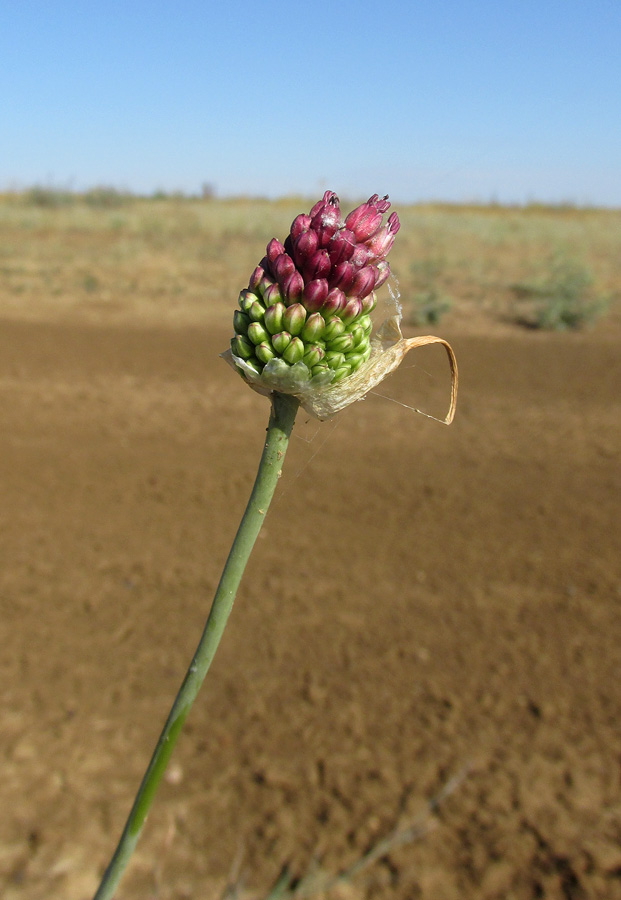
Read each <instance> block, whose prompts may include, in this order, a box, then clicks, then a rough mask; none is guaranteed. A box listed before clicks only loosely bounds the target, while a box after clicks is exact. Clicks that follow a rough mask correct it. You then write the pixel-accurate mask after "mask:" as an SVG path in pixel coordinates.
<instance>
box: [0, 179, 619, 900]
mask: <svg viewBox="0 0 621 900" xmlns="http://www.w3.org/2000/svg"><path fill="white" fill-rule="evenodd" d="M52 199H53V198H52ZM108 199H110V198H108ZM35 200H36V201H37V202H34V201H35ZM48 200H49V198H48ZM104 201H106V198H105V197H103V198H99V201H98V203H95V204H91V205H88V204H86V203H83V202H79V203H78V202H74V203H65V204H59V205H54V204H53V203H48V202H47V200H46V198H45V197H39V198H38V199H37V198H31V199H30V202H26V200H25V199H24V198H18V197H12V198H11V197H9V198H4V200H3V201H2V203H0V422H1V428H0V500H1V502H0V540H1V542H0V548H1V550H0V552H1V554H2V555H1V562H2V565H1V568H0V604H1V610H2V615H1V618H0V634H1V642H2V653H1V655H0V701H1V706H0V754H1V757H0V758H1V767H0V772H1V777H0V895H1V896H2V898H3V900H89V897H90V896H92V893H93V891H94V889H95V887H96V885H97V883H98V877H99V876H100V875H101V872H102V870H103V868H104V866H105V864H106V863H107V861H108V858H109V856H110V853H111V852H112V850H113V848H114V845H115V843H116V840H117V838H118V835H119V832H120V829H121V827H122V824H123V822H124V819H125V816H126V814H127V811H128V808H129V805H130V803H131V799H132V797H133V794H134V792H135V790H136V788H137V785H138V783H139V781H140V778H141V776H142V772H143V769H144V766H145V764H146V762H147V760H148V757H149V755H150V753H151V750H152V748H153V745H154V742H155V740H156V738H157V735H158V733H159V730H160V727H161V724H162V722H163V719H164V717H165V715H166V713H167V711H168V708H169V705H170V702H171V701H172V699H173V697H174V694H175V692H176V690H177V687H178V685H179V682H180V680H181V677H182V675H183V673H184V671H185V667H186V665H187V663H188V662H189V659H190V657H191V654H192V652H193V650H194V647H195V644H196V641H197V640H198V636H199V634H200V630H201V629H202V625H203V622H204V619H205V616H206V613H207V610H208V607H209V603H210V601H211V596H212V593H213V590H214V588H215V585H216V583H217V580H218V577H219V574H220V570H221V567H222V564H223V562H224V559H225V557H226V553H227V550H228V547H229V545H230V541H231V539H232V537H233V534H234V531H235V529H236V527H237V523H238V521H239V517H240V515H241V512H242V510H243V508H244V505H245V502H246V500H247V496H248V493H249V490H250V487H251V484H252V480H253V478H254V473H255V467H256V464H257V461H258V458H259V454H260V450H261V446H262V441H263V435H264V428H265V424H266V422H267V415H268V403H267V401H266V400H265V399H264V398H261V397H259V396H257V395H255V394H254V393H252V392H251V391H250V390H249V389H248V388H246V387H245V386H244V384H243V383H242V381H241V379H239V378H237V377H236V376H235V374H234V373H233V372H232V371H231V370H230V369H229V368H228V367H227V366H226V365H225V364H224V363H223V362H222V361H221V360H220V359H219V358H218V354H219V353H220V352H221V351H222V350H224V349H225V348H226V346H227V345H228V339H229V336H230V331H231V329H230V319H231V315H232V310H233V307H234V305H235V302H236V298H237V293H238V291H239V289H240V288H241V287H244V286H245V284H246V282H247V278H248V275H249V273H250V271H251V270H252V268H253V267H254V265H255V264H256V262H257V261H258V260H259V259H260V257H261V256H262V255H263V252H264V247H265V244H266V242H267V240H268V239H269V238H270V237H272V236H274V235H276V236H279V237H281V238H282V237H283V236H284V234H285V233H286V231H287V229H288V226H289V224H290V222H291V220H292V218H293V216H294V215H295V214H296V213H297V212H299V211H302V210H303V209H306V208H307V207H308V206H309V205H310V204H309V202H308V201H303V202H297V201H291V202H287V203H280V204H267V203H261V202H256V203H250V202H241V201H239V202H231V203H224V202H218V201H212V202H204V203H199V202H190V201H185V202H182V201H174V200H170V199H169V200H163V201H160V202H156V201H149V202H147V201H133V202H129V201H127V202H121V201H120V200H119V201H118V202H116V201H115V200H114V198H111V202H110V205H106V202H104ZM113 201H114V202H113ZM398 211H399V213H400V215H401V218H402V222H403V226H402V230H401V232H400V234H399V237H398V240H397V243H396V245H395V248H394V252H393V254H392V263H393V268H394V271H395V272H396V274H397V277H398V278H399V280H400V283H401V290H402V294H403V299H404V303H405V304H406V313H408V309H409V307H408V306H407V302H408V297H409V296H410V295H411V294H412V292H413V291H420V290H421V284H420V279H421V277H423V280H424V279H426V281H427V283H426V284H423V285H422V288H426V287H428V286H429V284H428V283H429V279H430V278H431V277H433V285H434V286H435V287H437V289H438V291H439V292H440V293H441V294H442V295H443V296H448V297H450V299H451V301H452V306H451V309H450V311H449V312H448V313H447V315H446V316H445V317H444V318H443V319H442V320H441V322H440V323H439V324H438V325H436V326H433V330H435V331H436V332H437V333H439V334H441V335H442V336H444V337H446V338H448V339H449V340H450V341H451V342H452V343H453V346H454V348H455V351H456V353H457V357H458V361H459V366H460V379H461V385H460V396H459V400H458V411H457V417H456V419H455V422H454V424H453V425H452V426H451V427H450V428H446V427H443V426H442V425H440V424H438V423H436V422H434V421H431V420H429V419H425V418H423V417H422V416H417V415H416V414H414V413H413V412H411V411H410V410H408V409H407V408H405V407H404V406H403V405H401V403H405V404H409V405H414V406H418V407H423V408H424V409H425V410H427V411H428V412H430V413H433V414H436V415H443V414H444V411H445V405H446V402H447V397H448V372H447V366H446V361H445V358H444V356H443V352H442V350H441V349H439V348H437V347H435V348H434V347H430V348H424V349H422V350H419V351H416V352H415V354H414V355H411V356H410V357H409V358H408V360H409V365H408V366H407V368H405V367H404V369H403V370H402V371H400V372H399V374H398V375H397V376H396V377H395V378H394V379H393V380H392V381H391V382H390V383H386V384H384V385H382V390H381V391H380V393H382V394H385V395H388V396H389V397H391V398H393V399H397V400H399V401H401V403H400V402H391V400H389V399H386V398H381V397H369V398H368V399H367V400H366V401H364V402H362V403H358V404H356V405H355V407H353V408H351V409H350V410H348V411H346V412H345V413H342V414H341V415H339V416H338V417H337V418H336V419H335V420H334V421H333V422H330V423H325V424H323V425H320V426H319V425H317V424H315V423H313V422H305V421H304V419H303V417H301V418H300V421H299V427H297V426H296V432H295V433H294V438H293V440H292V448H291V450H290V455H289V458H288V459H287V462H286V466H285V475H284V477H283V479H282V481H281V484H280V486H279V493H278V495H277V498H276V500H275V502H274V505H273V507H272V510H271V511H270V514H269V516H268V519H267V523H266V527H265V529H264V532H263V535H262V536H261V538H260V540H259V543H258V545H257V548H256V550H255V554H254V556H253V558H252V561H251V564H250V568H249V571H248V574H247V579H246V581H245V583H244V585H243V587H242V590H241V592H240V595H239V596H238V600H237V603H236V606H235V609H234V610H233V615H232V617H231V621H230V623H229V627H228V630H227V632H226V634H225V637H224V640H223V643H222V646H221V648H220V650H219V652H218V655H217V658H216V661H215V663H214V666H213V668H212V671H211V673H210V675H209V677H208V680H207V683H206V685H205V688H204V689H203V692H202V693H201V695H200V697H199V699H198V701H197V703H196V705H195V707H194V709H193V711H192V714H191V717H190V719H189V721H188V725H187V728H186V730H185V732H184V734H183V735H182V737H181V740H180V743H179V746H178V748H177V750H176V752H175V755H174V758H173V765H172V767H171V769H170V771H169V774H168V776H167V780H166V783H165V784H164V785H163V787H162V790H161V793H160V794H159V796H158V798H157V800H156V803H155V805H154V808H153V810H152V813H151V815H150V818H149V821H148V823H147V826H146V828H145V833H144V836H143V839H142V841H141V843H140V844H139V848H138V851H137V853H136V856H135V858H134V860H133V863H132V864H131V867H130V869H129V870H128V874H127V876H126V879H125V881H124V882H123V884H122V889H121V890H119V893H118V898H119V900H217V898H220V897H222V896H223V892H224V891H225V889H226V887H227V884H229V885H231V886H234V887H235V889H236V890H237V891H238V896H239V897H242V896H251V897H253V898H259V897H261V896H265V894H266V892H267V889H268V888H269V886H270V885H271V884H272V883H273V882H274V881H275V879H276V878H277V876H278V873H279V872H280V870H281V868H282V867H283V866H284V865H285V864H287V865H288V866H289V867H290V870H291V872H292V873H294V874H295V875H298V876H303V875H305V874H307V873H309V872H310V871H313V870H317V871H327V872H331V873H336V872H338V871H339V870H342V869H343V868H346V867H347V866H350V865H351V864H353V863H354V862H355V861H356V860H359V859H360V858H361V857H363V855H364V854H365V853H367V852H368V851H369V850H371V849H372V848H373V847H376V846H377V845H378V842H380V841H382V840H383V839H384V838H388V837H390V836H391V835H394V834H395V830H397V831H401V830H403V829H407V828H409V827H410V826H411V825H412V824H413V823H414V824H415V825H416V827H417V828H418V830H419V831H420V833H419V834H418V835H417V837H416V839H415V840H413V841H409V842H406V843H402V844H400V843H399V842H398V841H397V840H395V841H393V842H392V845H391V846H390V847H388V848H387V849H386V848H384V851H383V852H382V853H381V854H380V858H379V859H378V860H377V861H376V862H374V864H373V865H371V866H369V867H368V868H367V869H366V870H364V871H363V872H361V873H360V874H359V875H358V876H357V877H355V878H354V879H352V880H351V882H350V883H347V884H345V885H344V886H341V887H339V888H338V889H337V890H335V891H333V892H332V894H331V896H333V897H341V898H352V900H362V898H374V900H378V898H395V900H419V898H420V900H535V898H546V900H547V898H549V900H587V898H601V900H618V898H621V727H620V721H621V708H620V707H621V680H620V678H619V669H620V663H621V649H620V648H621V618H620V608H621V569H620V562H619V557H620V554H619V489H620V487H621V476H620V468H619V448H620V446H621V400H620V388H621V354H620V338H621V311H620V309H619V296H620V295H621V263H620V261H621V252H620V251H621V214H619V213H614V212H609V213H606V212H597V211H584V212H577V211H572V210H552V211H550V210H535V209H534V210H501V209H491V210H476V209H469V210H468V209H441V208H429V209H415V208H412V209H405V210H401V209H399V210H398ZM559 252H562V253H563V254H565V255H566V257H567V258H568V259H571V260H576V259H578V260H579V261H580V262H581V263H582V264H584V265H585V266H587V267H588V268H589V269H590V270H591V272H592V273H593V275H594V279H595V281H594V286H593V290H594V291H595V293H596V294H608V295H611V304H610V310H609V313H608V315H607V316H606V317H605V318H603V319H601V320H599V321H598V322H596V323H595V324H594V327H592V328H590V329H586V330H582V331H575V332H574V331H566V332H563V333H551V332H544V331H541V330H534V329H526V328H523V327H521V326H520V325H518V324H516V320H518V319H521V318H523V312H524V310H526V312H528V309H529V306H528V304H529V303H531V302H532V296H530V295H529V296H526V298H525V296H524V291H518V290H517V289H516V288H515V284H516V283H518V282H520V283H525V282H530V281H532V280H533V279H538V278H541V277H543V275H545V271H546V266H547V265H549V260H550V258H551V255H553V254H558V253H559ZM425 263H428V265H427V268H425ZM412 264H414V267H413V268H412ZM421 273H422V275H421ZM529 297H530V299H529ZM420 330H423V331H428V330H429V326H423V327H422V329H420ZM408 333H414V330H413V328H412V327H410V329H409V332H408ZM451 779H456V780H455V781H451ZM444 788H448V789H447V790H446V794H447V795H446V796H442V791H443V789H444ZM435 800H438V801H439V802H438V803H436V802H435ZM234 893H235V892H234V890H233V887H232V889H231V892H230V894H229V896H231V897H232V896H234Z"/></svg>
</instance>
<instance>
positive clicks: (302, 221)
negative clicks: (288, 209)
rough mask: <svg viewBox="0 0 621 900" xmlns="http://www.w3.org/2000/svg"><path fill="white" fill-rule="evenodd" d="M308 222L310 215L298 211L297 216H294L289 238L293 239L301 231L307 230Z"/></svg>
mask: <svg viewBox="0 0 621 900" xmlns="http://www.w3.org/2000/svg"><path fill="white" fill-rule="evenodd" d="M310 224H311V217H310V216H307V215H305V214H304V213H300V215H299V216H296V217H295V219H294V220H293V223H292V225H291V240H293V241H294V240H295V239H296V238H297V237H299V236H300V235H301V234H302V232H303V231H308V230H309V229H310Z"/></svg>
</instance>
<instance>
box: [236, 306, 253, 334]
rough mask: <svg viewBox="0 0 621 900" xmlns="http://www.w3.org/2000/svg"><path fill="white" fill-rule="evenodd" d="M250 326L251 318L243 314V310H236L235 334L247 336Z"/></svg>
mask: <svg viewBox="0 0 621 900" xmlns="http://www.w3.org/2000/svg"><path fill="white" fill-rule="evenodd" d="M249 325H250V316H247V315H246V313H243V312H242V311H241V309H236V310H235V312H234V313H233V328H234V329H235V334H246V332H247V331H248V326H249Z"/></svg>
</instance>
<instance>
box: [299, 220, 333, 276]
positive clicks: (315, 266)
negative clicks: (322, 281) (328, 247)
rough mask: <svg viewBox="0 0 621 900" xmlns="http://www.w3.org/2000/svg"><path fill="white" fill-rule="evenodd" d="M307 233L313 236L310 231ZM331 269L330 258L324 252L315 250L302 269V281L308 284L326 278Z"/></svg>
mask: <svg viewBox="0 0 621 900" xmlns="http://www.w3.org/2000/svg"><path fill="white" fill-rule="evenodd" d="M308 233H309V234H313V232H312V231H309V232H308ZM331 268H332V264H331V263H330V257H329V256H328V254H327V253H326V251H325V250H317V252H316V253H313V255H312V256H311V257H309V258H308V259H307V260H306V262H305V263H304V265H303V267H302V274H303V275H304V281H306V282H308V281H313V279H315V278H326V276H327V275H328V273H329V272H330V269H331Z"/></svg>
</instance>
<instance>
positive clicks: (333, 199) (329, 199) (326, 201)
mask: <svg viewBox="0 0 621 900" xmlns="http://www.w3.org/2000/svg"><path fill="white" fill-rule="evenodd" d="M330 205H332V207H336V209H337V210H339V213H340V209H339V198H338V197H337V196H336V194H335V193H334V191H326V192H325V194H324V195H323V198H322V199H321V200H319V201H318V202H317V203H315V205H314V206H313V208H312V209H311V211H310V213H309V216H310V218H311V219H312V218H313V216H315V215H317V213H319V212H322V211H323V210H324V209H325V208H326V207H327V206H330Z"/></svg>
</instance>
